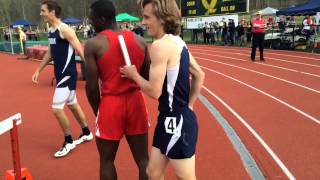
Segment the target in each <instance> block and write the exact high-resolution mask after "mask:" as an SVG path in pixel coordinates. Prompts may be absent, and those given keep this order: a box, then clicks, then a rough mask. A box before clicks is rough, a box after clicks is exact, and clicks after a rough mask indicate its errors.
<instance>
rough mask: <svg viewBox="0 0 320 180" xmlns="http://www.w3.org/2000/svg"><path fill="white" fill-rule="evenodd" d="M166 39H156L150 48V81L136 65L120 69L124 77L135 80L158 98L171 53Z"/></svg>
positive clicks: (153, 96) (145, 91)
mask: <svg viewBox="0 0 320 180" xmlns="http://www.w3.org/2000/svg"><path fill="white" fill-rule="evenodd" d="M170 49H172V48H168V45H167V43H166V41H163V40H158V41H155V42H154V43H153V44H152V45H151V48H150V59H151V65H150V71H149V81H147V80H145V79H144V78H143V77H142V76H141V75H140V74H139V73H138V72H137V69H136V67H135V66H134V65H133V66H124V67H123V68H121V69H120V71H121V73H122V74H123V77H128V78H130V79H132V80H134V81H135V82H136V83H137V84H138V85H139V86H140V88H141V90H142V91H143V92H144V93H146V94H147V95H149V96H150V97H152V98H155V99H158V98H159V97H160V95H161V91H162V85H163V81H164V78H165V75H166V70H167V63H168V60H169V54H170V53H171V51H170Z"/></svg>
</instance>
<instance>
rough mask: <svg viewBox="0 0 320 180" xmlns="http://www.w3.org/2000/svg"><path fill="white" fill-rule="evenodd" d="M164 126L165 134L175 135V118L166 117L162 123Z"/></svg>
mask: <svg viewBox="0 0 320 180" xmlns="http://www.w3.org/2000/svg"><path fill="white" fill-rule="evenodd" d="M164 126H165V127H166V132H167V133H168V134H175V130H176V129H177V118H176V117H166V120H165V121H164Z"/></svg>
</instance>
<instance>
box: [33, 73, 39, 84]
mask: <svg viewBox="0 0 320 180" xmlns="http://www.w3.org/2000/svg"><path fill="white" fill-rule="evenodd" d="M38 78H39V71H36V72H35V73H34V74H33V75H32V82H34V83H37V84H38V83H39V79H38Z"/></svg>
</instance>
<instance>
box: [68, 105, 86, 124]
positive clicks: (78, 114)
mask: <svg viewBox="0 0 320 180" xmlns="http://www.w3.org/2000/svg"><path fill="white" fill-rule="evenodd" d="M68 107H69V109H70V110H71V112H72V114H73V115H74V117H75V118H76V120H77V121H78V123H79V125H80V126H81V127H82V128H83V127H87V126H88V125H87V120H86V117H85V115H84V113H83V111H82V108H81V107H80V105H79V104H78V103H76V104H68Z"/></svg>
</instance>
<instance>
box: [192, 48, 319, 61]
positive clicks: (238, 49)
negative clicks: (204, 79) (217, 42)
mask: <svg viewBox="0 0 320 180" xmlns="http://www.w3.org/2000/svg"><path fill="white" fill-rule="evenodd" d="M188 47H190V45H189V46H188ZM191 47H199V46H193V45H191ZM200 47H204V48H206V47H207V48H208V47H210V49H225V50H235V51H242V52H251V49H249V48H248V49H241V48H231V47H227V48H223V47H218V46H212V47H211V46H200ZM275 51H276V50H275ZM265 53H266V54H274V55H280V56H288V57H296V58H301V59H309V60H315V61H320V56H319V57H305V56H298V55H290V54H282V53H275V52H270V50H267V49H266V50H265ZM288 53H297V52H294V51H293V52H288ZM306 55H309V54H307V53H306ZM310 55H316V54H310Z"/></svg>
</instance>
